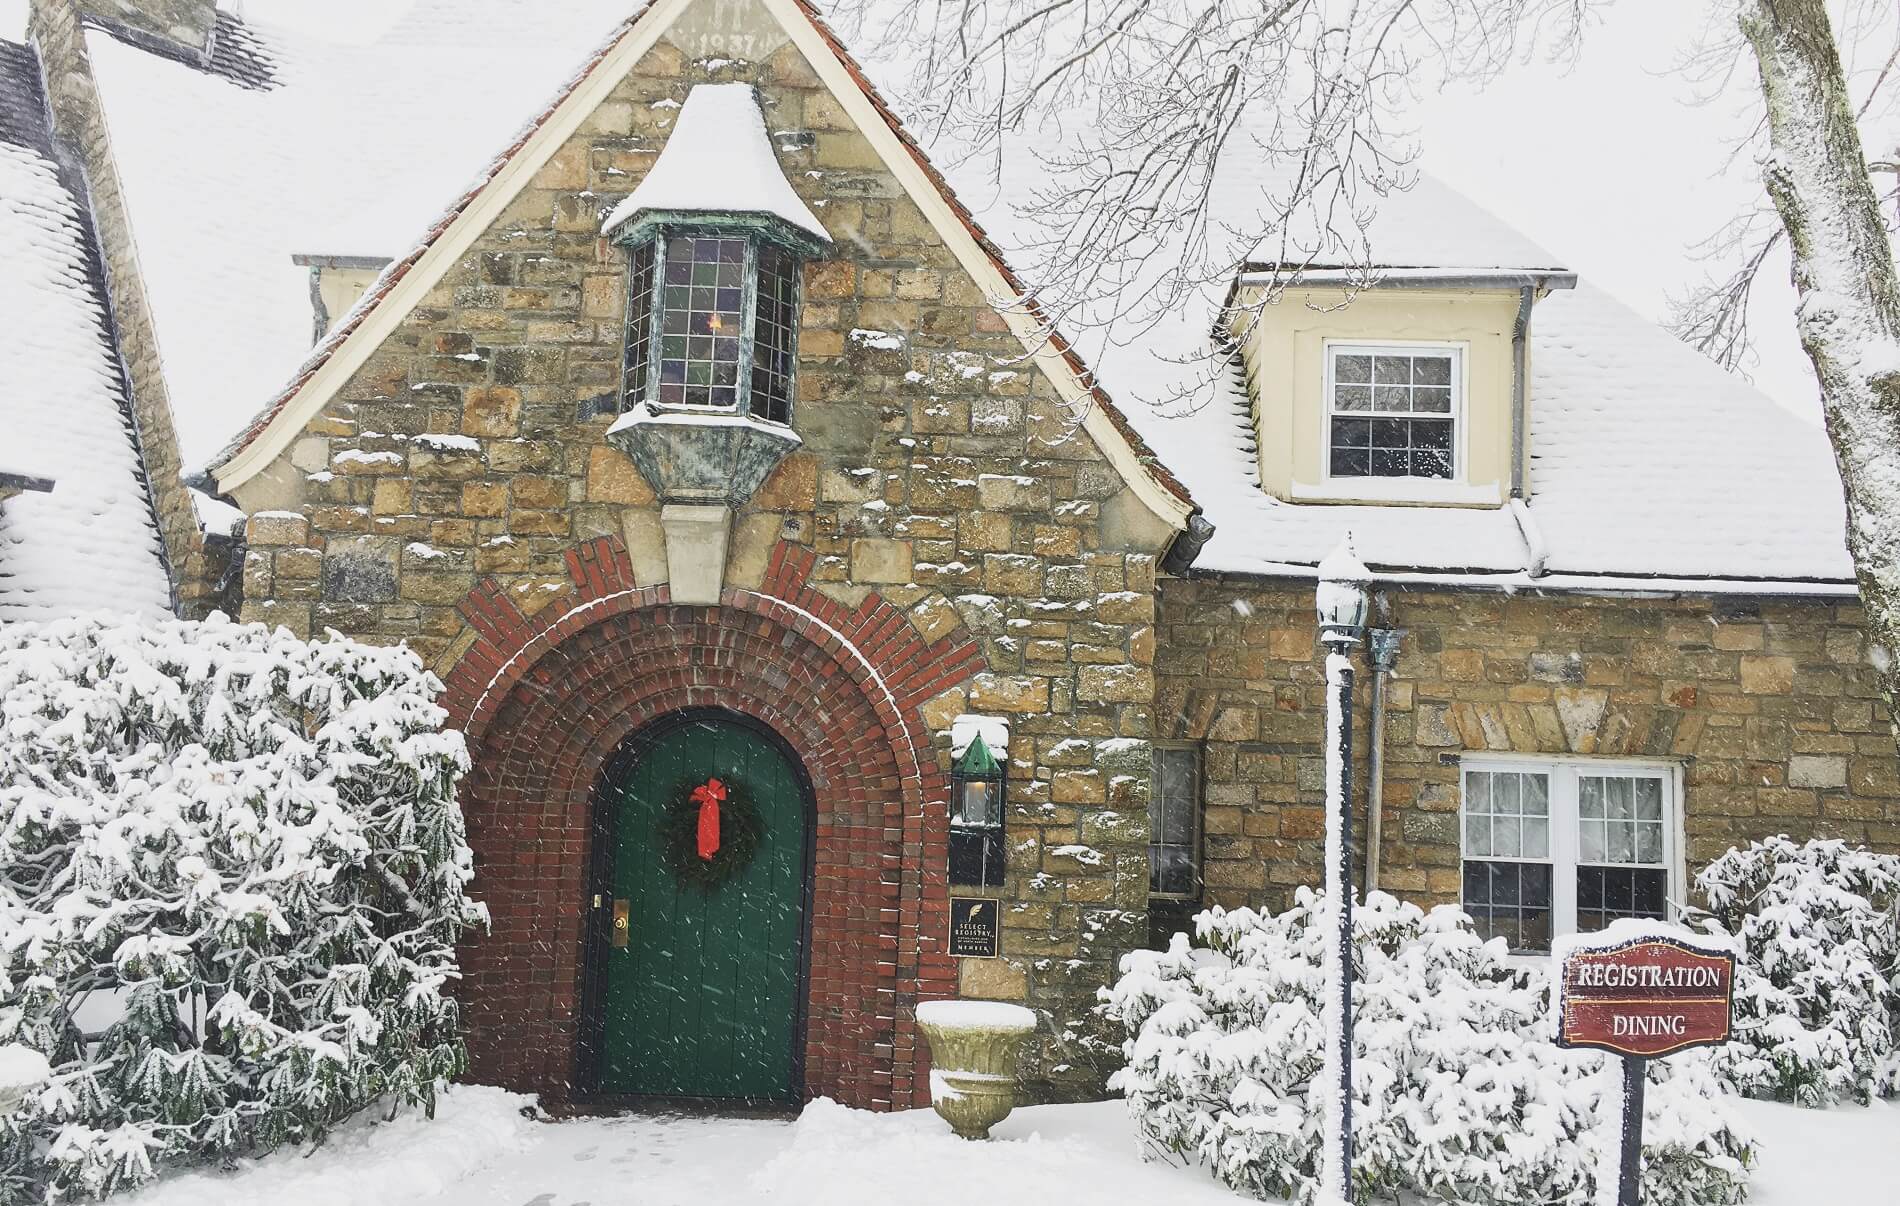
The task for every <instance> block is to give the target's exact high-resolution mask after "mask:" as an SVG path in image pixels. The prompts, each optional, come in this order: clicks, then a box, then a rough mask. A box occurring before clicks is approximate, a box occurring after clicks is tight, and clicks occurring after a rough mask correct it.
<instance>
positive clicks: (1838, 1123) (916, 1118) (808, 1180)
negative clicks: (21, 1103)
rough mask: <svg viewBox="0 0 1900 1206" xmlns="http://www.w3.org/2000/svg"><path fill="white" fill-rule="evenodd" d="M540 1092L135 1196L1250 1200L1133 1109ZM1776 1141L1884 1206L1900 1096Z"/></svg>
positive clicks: (1787, 1168) (1789, 1116)
mask: <svg viewBox="0 0 1900 1206" xmlns="http://www.w3.org/2000/svg"><path fill="white" fill-rule="evenodd" d="M528 1101H529V1099H528V1098H525V1097H521V1096H517V1095H515V1094H512V1093H505V1092H503V1091H501V1090H499V1089H488V1088H479V1087H462V1088H458V1089H456V1090H455V1092H454V1093H453V1094H452V1095H450V1096H449V1097H448V1098H446V1099H445V1100H444V1102H443V1103H442V1107H441V1110H440V1111H439V1113H438V1116H437V1120H436V1121H435V1122H434V1123H427V1122H424V1121H422V1120H421V1119H419V1118H413V1117H408V1118H402V1119H398V1120H397V1121H396V1122H393V1123H389V1124H386V1125H385V1124H375V1123H357V1124H352V1125H351V1126H349V1127H346V1128H345V1129H344V1130H343V1131H342V1132H340V1133H338V1134H337V1135H335V1136H333V1137H332V1138H331V1140H330V1142H329V1143H328V1144H327V1145H325V1146H324V1147H323V1148H322V1149H320V1150H319V1151H317V1152H316V1153H314V1154H313V1155H310V1156H308V1157H306V1156H303V1155H301V1154H298V1153H294V1152H286V1153H280V1154H278V1155H276V1156H273V1157H271V1158H270V1159H268V1160H264V1161H260V1162H258V1163H257V1164H254V1165H250V1166H247V1167H245V1168H244V1169H242V1170H240V1171H239V1172H236V1173H230V1174H218V1175H208V1174H196V1175H190V1176H184V1177H177V1178H173V1179H171V1180H169V1181H166V1182H162V1183H161V1184H159V1185H157V1186H155V1187H153V1188H150V1189H148V1190H146V1191H144V1192H143V1193H140V1194H137V1195H135V1196H133V1197H130V1198H127V1199H125V1200H124V1203H125V1206H254V1204H255V1203H259V1202H264V1203H269V1206H334V1204H335V1203H341V1202H348V1203H352V1204H353V1206H410V1204H411V1203H423V1202H444V1203H447V1202H454V1203H456V1204H457V1206H584V1204H591V1206H610V1204H612V1203H621V1202H629V1203H638V1204H639V1206H689V1204H690V1206H741V1204H747V1206H750V1204H753V1203H770V1204H774V1206H805V1204H810V1206H819V1204H820V1203H823V1204H824V1206H888V1204H890V1203H899V1204H901V1206H939V1204H943V1206H949V1204H951V1203H956V1204H958V1206H966V1204H968V1203H979V1204H980V1206H1029V1204H1031V1203H1034V1204H1036V1206H1047V1204H1048V1203H1051V1202H1056V1203H1060V1202H1086V1203H1089V1204H1090V1206H1114V1204H1119V1203H1128V1204H1130V1206H1135V1204H1137V1203H1138V1204H1140V1206H1149V1204H1151V1203H1154V1202H1160V1201H1165V1202H1168V1203H1171V1204H1179V1206H1210V1204H1213V1203H1232V1202H1235V1201H1236V1200H1237V1199H1236V1198H1235V1197H1234V1196H1233V1195H1232V1194H1230V1193H1229V1192H1228V1191H1227V1190H1225V1189H1223V1188H1221V1187H1220V1186H1218V1185H1216V1184H1215V1183H1214V1182H1213V1181H1211V1180H1209V1179H1208V1178H1206V1177H1205V1176H1203V1175H1202V1174H1199V1173H1195V1172H1189V1171H1184V1170H1181V1169H1178V1168H1171V1167H1168V1166H1166V1165H1162V1164H1153V1163H1143V1162H1142V1161H1141V1160H1140V1158H1139V1155H1138V1154H1137V1150H1136V1140H1135V1135H1134V1130H1133V1128H1132V1126H1131V1125H1130V1124H1129V1121H1128V1116H1127V1114H1126V1112H1125V1111H1124V1109H1123V1106H1122V1104H1121V1103H1120V1102H1118V1101H1111V1102H1100V1103H1097V1104H1094V1105H1079V1106H1038V1107H1035V1108H1031V1109H1022V1110H1018V1111H1016V1112H1015V1113H1014V1114H1012V1115H1011V1116H1010V1117H1009V1119H1008V1120H1007V1121H1006V1122H1004V1123H1003V1124H1002V1125H1001V1126H999V1127H997V1128H996V1132H995V1134H996V1139H997V1141H996V1142H992V1143H984V1144H971V1143H965V1142H963V1141H962V1140H960V1139H957V1138H955V1137H953V1136H952V1135H951V1134H950V1132H949V1129H948V1128H947V1127H946V1126H945V1125H944V1123H943V1122H942V1121H941V1120H939V1119H938V1118H937V1116H936V1115H935V1114H933V1113H931V1112H930V1111H928V1110H913V1111H910V1112H909V1113H905V1114H896V1115H877V1114H869V1113H864V1112H862V1111H858V1110H849V1109H845V1108H844V1107H843V1106H839V1105H836V1104H833V1103H831V1102H828V1101H820V1102H815V1103H813V1104H812V1105H811V1106H809V1107H807V1108H806V1110H805V1112H804V1114H803V1115H802V1116H801V1117H800V1118H799V1119H798V1121H797V1122H795V1123H794V1122H783V1121H766V1120H755V1119H730V1118H660V1117H624V1118H601V1119H579V1120H574V1121H569V1122H561V1123H543V1122H535V1121H531V1120H530V1119H528V1118H526V1117H524V1116H523V1115H522V1113H521V1108H522V1107H523V1106H524V1105H526V1104H527V1103H528ZM1741 1109H1742V1113H1743V1115H1744V1116H1745V1117H1746V1118H1747V1120H1748V1121H1749V1123H1750V1125H1751V1126H1752V1127H1753V1128H1754V1129H1755V1131H1756V1133H1757V1134H1758V1135H1759V1136H1760V1138H1761V1145H1762V1161H1761V1166H1760V1168H1759V1170H1758V1171H1757V1173H1756V1176H1755V1192H1754V1195H1753V1198H1752V1201H1753V1203H1754V1206H1806V1204H1808V1203H1814V1202H1827V1203H1831V1204H1834V1206H1877V1204H1884V1203H1887V1202H1891V1201H1892V1200H1893V1198H1892V1194H1893V1192H1894V1190H1893V1187H1894V1186H1895V1185H1896V1184H1900V1105H1894V1104H1886V1103H1883V1104H1879V1105H1876V1106H1874V1107H1873V1108H1872V1109H1856V1108H1843V1109H1836V1110H1828V1111H1814V1110H1799V1109H1795V1108H1794V1107H1792V1106H1778V1105H1768V1104H1763V1103H1759V1102H1746V1103H1743V1105H1742V1107H1741Z"/></svg>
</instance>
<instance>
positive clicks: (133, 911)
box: [0, 619, 484, 1200]
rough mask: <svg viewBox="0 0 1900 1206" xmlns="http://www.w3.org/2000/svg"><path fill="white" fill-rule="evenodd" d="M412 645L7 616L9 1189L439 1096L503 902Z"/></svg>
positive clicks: (0, 783) (27, 1196) (310, 1131)
mask: <svg viewBox="0 0 1900 1206" xmlns="http://www.w3.org/2000/svg"><path fill="white" fill-rule="evenodd" d="M438 689H439V684H438V683H437V682H436V680H435V679H434V678H433V677H432V676H431V675H430V674H429V673H428V672H427V671H426V670H425V669H424V668H423V666H422V664H421V663H420V662H419V661H418V660H417V658H416V656H415V655H414V654H413V653H410V652H409V651H407V650H403V649H383V648H374V647H370V646H367V645H361V644H356V643H353V642H350V641H347V640H343V639H341V638H336V637H334V636H333V637H332V639H329V640H325V641H315V642H312V641H304V640H300V639H298V638H296V637H293V636H292V635H290V634H289V633H288V632H285V631H283V630H281V629H279V630H276V631H271V630H268V629H266V628H263V627H261V626H256V625H251V626H241V625H237V624H232V623H229V622H225V621H223V620H221V619H214V620H212V621H210V622H207V623H202V624H198V623H188V622H179V621H171V622H163V623H151V624H137V623H131V622H119V623H109V622H105V621H100V620H66V621H58V622H51V623H47V624H8V625H0V1043H14V1044H19V1045H21V1046H22V1047H24V1048H27V1049H30V1050H32V1051H37V1052H39V1053H41V1054H42V1055H44V1056H45V1057H46V1059H47V1060H48V1061H49V1064H50V1069H49V1072H48V1074H47V1077H46V1079H45V1081H44V1083H42V1084H39V1085H38V1086H37V1087H33V1088H30V1089H29V1090H28V1091H27V1092H26V1094H25V1100H24V1103H23V1104H22V1105H21V1106H20V1107H19V1108H18V1109H17V1110H15V1111H13V1112H12V1113H10V1114H8V1115H6V1116H5V1117H4V1118H0V1189H3V1190H4V1192H5V1195H6V1196H7V1197H9V1198H11V1199H13V1200H40V1199H42V1198H49V1197H65V1196H70V1195H72V1194H75V1193H83V1194H100V1193H106V1192H110V1191H112V1190H114V1189H118V1188H121V1187H124V1186H127V1185H130V1184H135V1183H137V1182H140V1181H143V1180H146V1179H148V1178H150V1177H151V1176H153V1175H155V1173H156V1172H157V1171H158V1170H159V1169H161V1168H162V1167H163V1166H164V1165H165V1164H166V1163H167V1162H173V1161H178V1160H183V1159H189V1158H205V1157H216V1156H220V1155H224V1154H227V1153H255V1152H259V1151H262V1150H266V1149H269V1148H271V1147H273V1146H275V1145H277V1144H280V1143H283V1142H286V1141H295V1140H308V1139H313V1138H319V1137H321V1136H322V1134H323V1133H324V1132H325V1130H326V1129H327V1128H329V1127H330V1126H332V1125H333V1124H335V1123H336V1122H337V1121H339V1120H341V1119H343V1118H345V1117H347V1116H348V1115H350V1114H351V1113H353V1112H354V1111H356V1110H359V1109H361V1108H363V1107H364V1106H366V1105H368V1104H370V1103H372V1102H376V1103H382V1104H384V1105H385V1106H386V1107H388V1108H396V1107H399V1106H402V1105H405V1104H408V1105H419V1106H421V1107H423V1108H432V1106H433V1100H434V1093H435V1091H436V1085H437V1082H438V1081H439V1080H441V1079H442V1078H445V1077H448V1076H451V1075H453V1074H454V1073H456V1072H458V1071H459V1070H460V1069H461V1068H462V1066H463V1058H464V1057H463V1049H462V1045H461V1041H460V1039H459V1037H458V1034H457V1015H456V1009H455V1004H454V1002H453V1001H452V1000H451V999H450V998H449V997H448V996H446V995H445V991H444V990H445V989H446V988H447V987H448V986H449V985H450V983H451V981H452V980H453V979H454V978H455V976H456V974H457V968H456V961H455V942H456V939H457V937H458V936H459V935H460V934H461V933H462V932H463V931H464V929H466V928H467V927H470V926H474V925H479V924H481V923H482V922H483V920H484V914H483V912H482V909H481V907H480V906H479V905H477V904H475V903H474V902H472V901H470V900H469V899H468V897H467V896H466V894H465V888H466V886H467V883H468V880H469V877H470V874H471V860H470V856H469V850H468V845H467V841H466V839H465V836H464V831H463V824H462V816H461V813H460V810H459V809H458V808H457V806H456V803H455V788H456V783H457V780H458V779H459V778H460V776H461V775H462V773H463V772H464V770H465V769H466V768H467V765H468V757H467V754H466V752H465V751H464V748H463V743H462V738H461V736H460V735H459V734H457V733H453V732H443V731H441V729H440V726H441V724H442V721H443V719H444V713H443V711H442V710H441V709H440V708H438V707H437V706H436V705H435V702H434V696H435V693H436V691H437V690H438Z"/></svg>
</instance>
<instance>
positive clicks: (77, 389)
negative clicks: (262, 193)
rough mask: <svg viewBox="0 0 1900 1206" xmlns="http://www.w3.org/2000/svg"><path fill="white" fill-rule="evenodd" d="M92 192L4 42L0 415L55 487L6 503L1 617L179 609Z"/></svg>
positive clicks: (32, 61)
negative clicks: (59, 147)
mask: <svg viewBox="0 0 1900 1206" xmlns="http://www.w3.org/2000/svg"><path fill="white" fill-rule="evenodd" d="M81 187H82V186H81V184H80V181H79V174H78V173H77V172H76V171H73V170H70V169H66V168H63V167H62V166H61V164H60V162H59V161H58V159H57V157H56V152H55V149H54V145H53V139H52V134H51V131H50V129H49V124H48V120H47V116H46V102H45V96H44V93H43V92H42V90H41V86H40V73H39V65H38V63H37V61H36V58H35V56H34V54H33V52H32V51H31V50H29V49H28V48H27V47H25V46H21V45H19V44H18V43H14V42H7V41H0V247H5V248H6V249H7V265H6V270H5V271H4V272H0V332H3V333H4V336H5V337H4V338H3V339H0V381H4V382H6V396H5V400H4V401H3V402H0V413H3V414H4V415H5V424H4V430H5V432H6V442H7V449H6V459H7V463H8V466H9V467H10V468H11V469H13V470H15V471H17V472H19V473H22V474H24V475H27V476H30V477H33V478H37V479H41V480H42V481H44V480H47V479H50V480H51V481H52V482H53V488H52V490H51V491H44V492H43V491H38V490H34V491H29V492H27V493H23V494H19V495H16V496H15V497H13V498H10V499H8V500H6V501H5V502H4V503H0V620H37V619H52V618H56V617H60V616H66V615H73V614H76V613H79V612H84V611H93V610H112V611H136V612H147V613H152V614H161V613H168V612H169V611H170V608H171V585H170V581H169V579H168V578H167V576H166V573H165V567H164V562H163V560H162V554H161V552H160V546H159V537H158V529H157V527H156V525H155V524H154V521H153V517H152V509H151V504H150V501H149V499H148V498H147V495H146V491H145V480H144V475H143V472H142V470H141V468H140V465H139V459H138V452H137V447H136V444H135V442H134V437H133V434H132V427H131V419H130V408H129V406H128V405H127V397H126V384H125V378H124V375H123V373H122V371H121V366H120V364H119V360H118V353H117V350H116V347H115V345H114V343H113V341H112V339H111V335H110V330H109V328H108V326H107V317H106V315H107V310H106V305H105V301H104V278H103V269H102V268H101V266H100V261H99V257H98V252H97V243H96V241H95V239H94V236H93V231H92V227H91V217H90V209H89V207H88V206H87V204H86V202H85V200H84V198H83V196H82V195H81V194H80V192H79V190H80V188H81Z"/></svg>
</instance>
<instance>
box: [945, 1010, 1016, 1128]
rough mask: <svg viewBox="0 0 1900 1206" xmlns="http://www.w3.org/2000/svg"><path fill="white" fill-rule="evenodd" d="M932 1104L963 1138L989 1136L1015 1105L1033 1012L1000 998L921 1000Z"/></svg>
mask: <svg viewBox="0 0 1900 1206" xmlns="http://www.w3.org/2000/svg"><path fill="white" fill-rule="evenodd" d="M917 1028H918V1029H919V1030H922V1031H923V1032H924V1039H925V1041H927V1042H928V1043H929V1044H930V1104H931V1106H932V1107H933V1108H934V1109H935V1110H936V1111H937V1113H938V1114H939V1115H941V1116H942V1117H943V1120H944V1121H945V1122H948V1123H949V1124H950V1127H951V1129H952V1130H954V1131H956V1133H957V1134H959V1135H961V1136H962V1137H963V1138H965V1139H988V1138H989V1137H990V1128H991V1127H993V1126H995V1125H996V1124H997V1123H999V1122H1001V1121H1002V1120H1003V1119H1005V1118H1007V1117H1009V1112H1010V1110H1012V1109H1013V1108H1015V1105H1016V1064H1017V1060H1018V1059H1019V1058H1020V1057H1021V1055H1022V1049H1023V1040H1024V1039H1026V1038H1028V1037H1029V1036H1030V1035H1032V1034H1034V1033H1035V1032H1036V1015H1035V1014H1034V1013H1031V1012H1030V1011H1029V1010H1027V1009H1024V1008H1023V1007H1022V1006H1021V1005H1009V1004H1005V1003H1003V1002H1001V1001H925V1002H924V1003H923V1004H921V1005H919V1006H918V1007H917Z"/></svg>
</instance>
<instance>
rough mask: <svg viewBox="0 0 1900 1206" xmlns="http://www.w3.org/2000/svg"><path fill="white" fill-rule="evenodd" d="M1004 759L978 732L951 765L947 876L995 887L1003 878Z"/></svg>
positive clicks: (971, 883)
mask: <svg viewBox="0 0 1900 1206" xmlns="http://www.w3.org/2000/svg"><path fill="white" fill-rule="evenodd" d="M1006 788H1007V782H1006V779H1005V776H1004V768H1003V764H1002V763H1001V762H999V761H997V759H996V755H995V754H993V753H991V752H990V747H989V743H988V742H986V741H984V740H983V735H982V734H981V733H975V734H972V735H971V737H970V744H969V746H968V747H967V748H966V749H964V751H963V754H962V755H961V756H960V757H959V758H958V759H957V760H956V763H955V765H954V766H952V768H951V770H950V882H951V883H953V884H958V885H974V886H978V887H995V886H999V885H1001V884H1002V882H1003V873H1004V871H1005V870H1006V862H1005V859H1004V856H1003V804H1004V792H1005V790H1006Z"/></svg>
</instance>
